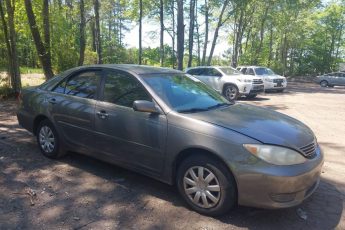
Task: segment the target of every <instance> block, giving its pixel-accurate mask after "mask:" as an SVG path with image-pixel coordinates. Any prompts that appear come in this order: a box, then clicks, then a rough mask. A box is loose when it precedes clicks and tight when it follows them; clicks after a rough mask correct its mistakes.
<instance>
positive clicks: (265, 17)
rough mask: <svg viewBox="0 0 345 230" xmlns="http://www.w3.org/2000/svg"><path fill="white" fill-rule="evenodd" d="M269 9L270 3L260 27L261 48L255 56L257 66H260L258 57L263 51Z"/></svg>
mask: <svg viewBox="0 0 345 230" xmlns="http://www.w3.org/2000/svg"><path fill="white" fill-rule="evenodd" d="M269 7H270V3H269V4H268V5H267V6H266V8H265V13H264V15H263V17H262V19H261V26H260V42H259V47H258V49H257V51H256V53H255V54H254V55H255V59H254V64H255V65H257V64H258V55H260V54H261V49H262V43H263V41H264V32H265V31H264V30H265V22H266V19H267V13H268V10H269Z"/></svg>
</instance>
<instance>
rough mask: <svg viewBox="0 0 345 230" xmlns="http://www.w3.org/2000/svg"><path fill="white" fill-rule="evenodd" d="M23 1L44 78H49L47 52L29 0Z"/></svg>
mask: <svg viewBox="0 0 345 230" xmlns="http://www.w3.org/2000/svg"><path fill="white" fill-rule="evenodd" d="M24 3H25V9H26V14H27V17H28V21H29V26H30V30H31V34H32V37H33V39H34V42H35V46H36V50H37V53H38V57H39V60H40V62H41V65H42V68H43V72H44V75H45V77H46V79H50V78H52V77H53V76H54V73H53V70H52V66H51V59H50V55H49V52H48V51H47V50H46V48H45V46H44V44H43V42H42V39H41V35H40V33H39V31H38V27H37V24H36V18H35V15H34V12H33V10H32V4H31V0H24ZM48 17H49V16H48ZM43 18H44V17H43Z"/></svg>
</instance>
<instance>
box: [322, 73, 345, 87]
mask: <svg viewBox="0 0 345 230" xmlns="http://www.w3.org/2000/svg"><path fill="white" fill-rule="evenodd" d="M316 82H317V83H319V84H320V85H321V86H322V87H327V86H328V87H333V86H336V85H339V86H342V85H345V73H344V72H334V73H327V74H323V75H320V76H317V77H316Z"/></svg>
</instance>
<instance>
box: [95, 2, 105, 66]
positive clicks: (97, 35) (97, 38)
mask: <svg viewBox="0 0 345 230" xmlns="http://www.w3.org/2000/svg"><path fill="white" fill-rule="evenodd" d="M94 10H95V47H96V52H97V64H102V63H103V59H102V41H101V29H100V23H99V0H94Z"/></svg>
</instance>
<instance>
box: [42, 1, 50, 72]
mask: <svg viewBox="0 0 345 230" xmlns="http://www.w3.org/2000/svg"><path fill="white" fill-rule="evenodd" d="M42 17H43V35H44V48H45V49H46V52H47V56H48V62H50V66H51V53H50V25H49V1H48V0H43V8H42Z"/></svg>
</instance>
